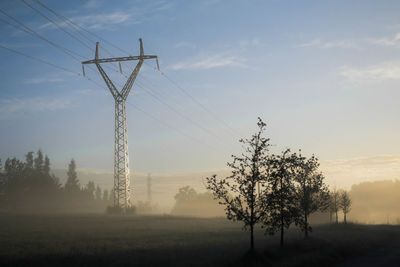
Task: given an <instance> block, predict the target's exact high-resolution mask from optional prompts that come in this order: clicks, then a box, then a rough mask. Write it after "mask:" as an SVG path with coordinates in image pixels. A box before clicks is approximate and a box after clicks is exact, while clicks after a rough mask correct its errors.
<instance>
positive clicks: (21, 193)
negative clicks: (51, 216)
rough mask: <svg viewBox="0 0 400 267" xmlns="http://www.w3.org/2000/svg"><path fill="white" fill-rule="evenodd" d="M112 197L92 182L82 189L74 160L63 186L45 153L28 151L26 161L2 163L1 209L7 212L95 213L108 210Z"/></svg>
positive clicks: (0, 167) (10, 159) (0, 183)
mask: <svg viewBox="0 0 400 267" xmlns="http://www.w3.org/2000/svg"><path fill="white" fill-rule="evenodd" d="M111 199H112V192H111V194H110V193H109V192H108V191H107V190H102V189H101V188H100V186H99V185H97V186H96V184H95V183H94V182H93V181H89V182H88V183H87V184H86V185H84V186H81V185H80V182H79V179H78V175H77V172H76V163H75V161H74V160H73V159H72V160H71V161H70V163H69V165H68V172H67V180H66V182H65V184H61V183H60V180H59V178H57V177H56V176H55V175H54V174H52V173H51V169H50V159H49V157H48V156H47V155H43V152H42V151H41V150H38V151H37V152H36V153H34V152H28V153H27V154H26V155H25V161H22V160H19V159H17V158H15V157H14V158H8V159H6V160H5V162H4V166H3V164H2V161H1V160H0V208H1V209H2V210H7V211H27V212H36V211H51V212H54V211H94V210H99V209H101V210H103V211H104V210H105V207H106V206H107V205H109V204H110V202H111Z"/></svg>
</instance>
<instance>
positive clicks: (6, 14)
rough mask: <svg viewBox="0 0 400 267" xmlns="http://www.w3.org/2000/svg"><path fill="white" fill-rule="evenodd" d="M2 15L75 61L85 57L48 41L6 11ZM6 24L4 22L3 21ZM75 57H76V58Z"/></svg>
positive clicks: (1, 11)
mask: <svg viewBox="0 0 400 267" xmlns="http://www.w3.org/2000/svg"><path fill="white" fill-rule="evenodd" d="M0 13H2V14H4V15H5V16H7V17H8V18H10V19H12V20H13V21H14V22H16V23H18V24H19V25H20V26H21V27H23V29H24V32H27V33H29V34H31V35H33V36H36V37H37V38H39V39H41V40H43V41H45V42H46V43H49V44H50V45H52V46H54V47H55V48H57V49H59V50H61V51H62V52H63V53H65V54H67V55H68V56H70V57H72V58H73V59H75V60H77V61H80V60H79V59H78V58H77V57H76V56H78V57H83V56H82V55H79V54H78V53H76V52H74V51H71V50H69V49H67V48H65V47H62V46H60V45H58V44H56V43H54V42H52V41H50V40H48V39H47V38H45V37H43V36H42V35H40V34H39V33H37V32H36V31H34V30H32V29H31V28H29V27H28V26H26V25H25V24H23V23H22V22H20V21H19V20H17V19H16V18H15V17H13V16H11V15H10V14H8V13H7V12H5V11H4V10H2V9H0ZM2 21H3V22H4V20H2ZM7 24H9V25H12V26H14V27H15V28H17V29H20V27H18V26H17V25H14V24H12V23H7ZM74 55H75V56H74Z"/></svg>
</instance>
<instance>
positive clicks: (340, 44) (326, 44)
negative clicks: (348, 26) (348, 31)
mask: <svg viewBox="0 0 400 267" xmlns="http://www.w3.org/2000/svg"><path fill="white" fill-rule="evenodd" d="M297 47H317V48H323V49H328V48H359V45H358V44H357V42H356V41H355V40H336V41H322V40H321V39H319V38H317V39H314V40H312V41H310V42H306V43H303V44H300V45H297Z"/></svg>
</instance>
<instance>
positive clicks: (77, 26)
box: [21, 0, 232, 138]
mask: <svg viewBox="0 0 400 267" xmlns="http://www.w3.org/2000/svg"><path fill="white" fill-rule="evenodd" d="M21 1H23V2H24V3H25V0H21ZM33 1H35V2H36V3H37V4H39V5H40V6H42V7H43V8H45V9H47V10H48V11H49V12H51V13H52V14H54V15H55V16H57V17H58V18H60V19H61V20H63V21H65V22H66V23H68V24H69V25H70V26H71V27H73V28H74V29H75V30H77V31H78V32H79V29H81V30H83V31H85V32H87V33H88V34H91V35H92V36H95V37H97V38H99V39H101V40H102V41H104V42H106V43H108V44H109V45H111V46H113V47H114V48H116V49H118V50H120V51H122V52H123V53H127V54H130V53H129V52H127V51H125V50H123V49H121V48H119V47H118V46H116V45H114V44H112V43H111V42H108V41H107V40H105V39H103V38H101V37H100V36H99V35H97V34H94V33H93V32H91V31H88V30H86V29H85V28H84V27H81V26H79V25H78V24H76V23H74V22H73V21H71V20H70V19H68V18H66V17H64V16H62V15H60V14H58V13H57V12H56V11H54V10H53V9H51V8H49V7H48V6H46V5H45V4H43V3H42V2H41V1H40V0H33ZM46 18H47V17H46ZM47 19H48V18H47ZM50 21H51V20H50ZM53 23H54V22H53ZM56 25H57V24H56ZM59 28H60V27H59ZM81 35H82V36H83V37H84V38H86V39H88V40H91V39H90V38H89V37H87V36H86V35H85V34H81ZM92 41H93V40H92ZM104 50H105V51H106V52H107V50H106V49H104ZM109 54H110V53H109ZM145 64H147V63H146V62H145ZM121 73H123V72H122V71H121ZM160 73H161V74H162V75H164V76H165V77H167V78H168V80H169V81H171V82H173V81H172V79H170V78H169V77H168V76H166V75H165V74H164V73H163V72H161V71H160ZM125 77H126V76H125ZM173 83H174V84H175V85H176V86H178V88H179V89H180V90H182V91H183V92H184V93H185V94H186V95H187V96H189V97H190V98H191V99H192V100H193V101H195V102H196V103H197V104H198V105H200V106H202V104H201V103H200V102H198V101H197V100H196V99H195V98H194V97H192V96H191V95H190V94H189V93H187V92H186V91H185V90H184V89H183V88H182V87H180V86H179V85H178V84H177V83H176V82H173ZM152 96H153V97H156V98H157V96H155V95H154V94H152ZM157 99H158V100H159V101H160V102H162V103H164V105H166V106H168V107H169V108H170V109H171V107H170V105H168V104H166V103H165V102H164V101H162V100H160V99H159V98H157ZM202 108H203V109H206V108H205V107H204V106H202ZM172 109H173V108H172ZM206 111H207V112H208V113H210V114H212V113H211V112H210V111H209V110H206ZM174 112H176V110H175V111H174ZM212 115H213V114H212ZM181 116H183V115H181ZM183 117H186V116H183ZM214 117H215V118H218V117H217V116H216V115H214ZM186 118H187V117H186ZM189 120H190V121H191V122H192V123H194V124H196V125H197V126H198V127H200V128H202V129H203V130H205V131H206V132H208V133H209V134H211V135H213V136H215V137H217V138H219V137H218V136H216V135H215V134H214V133H212V132H210V131H209V130H207V129H206V128H204V127H203V126H201V125H199V124H198V123H196V122H194V121H193V120H191V119H189ZM218 120H219V121H220V122H222V123H223V124H225V125H227V124H226V123H224V122H223V121H222V120H220V119H218ZM227 126H228V127H229V125H227ZM231 129H232V128H231Z"/></svg>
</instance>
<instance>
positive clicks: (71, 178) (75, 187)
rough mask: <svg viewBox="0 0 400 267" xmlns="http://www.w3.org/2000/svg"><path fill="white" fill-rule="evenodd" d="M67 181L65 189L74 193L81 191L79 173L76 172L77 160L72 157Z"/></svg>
mask: <svg viewBox="0 0 400 267" xmlns="http://www.w3.org/2000/svg"><path fill="white" fill-rule="evenodd" d="M67 176H68V177H67V182H66V183H65V191H67V192H68V193H72V194H77V193H78V192H79V191H80V186H79V181H78V175H77V173H76V165H75V160H74V159H71V162H70V163H69V165H68V172H67Z"/></svg>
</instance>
